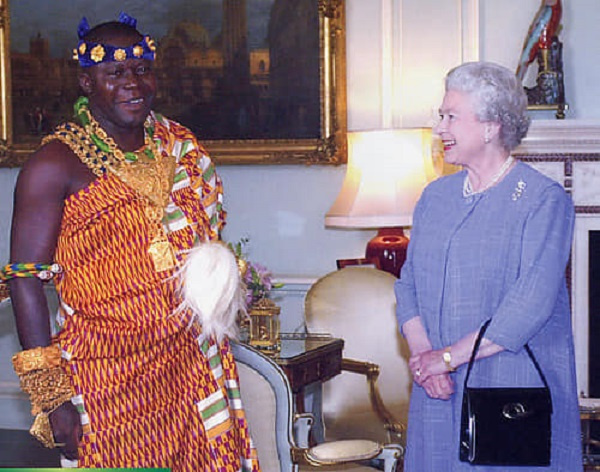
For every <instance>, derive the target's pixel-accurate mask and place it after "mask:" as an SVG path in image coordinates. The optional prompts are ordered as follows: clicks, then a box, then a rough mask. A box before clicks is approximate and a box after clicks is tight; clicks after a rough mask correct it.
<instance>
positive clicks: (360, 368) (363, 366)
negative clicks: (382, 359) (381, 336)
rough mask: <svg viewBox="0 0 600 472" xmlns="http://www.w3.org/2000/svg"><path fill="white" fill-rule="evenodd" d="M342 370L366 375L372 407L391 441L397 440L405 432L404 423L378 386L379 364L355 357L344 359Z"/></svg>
mask: <svg viewBox="0 0 600 472" xmlns="http://www.w3.org/2000/svg"><path fill="white" fill-rule="evenodd" d="M342 370H345V371H348V372H353V373H355V374H361V375H364V376H365V377H366V378H367V383H368V385H369V400H370V401H371V407H372V408H373V411H374V412H375V413H376V414H377V416H378V417H379V419H380V420H381V422H382V423H383V427H384V428H385V430H386V431H387V433H388V439H389V441H390V442H391V443H395V442H397V441H398V440H399V439H400V438H401V437H402V433H403V432H404V430H405V428H404V425H403V424H402V423H401V422H400V421H398V420H397V419H396V418H395V417H394V415H393V414H392V413H391V412H390V411H389V410H388V409H387V407H386V406H385V404H384V403H383V399H382V398H381V394H380V393H379V388H378V387H377V378H378V377H379V366H378V365H377V364H375V363H373V362H366V361H357V360H354V359H342Z"/></svg>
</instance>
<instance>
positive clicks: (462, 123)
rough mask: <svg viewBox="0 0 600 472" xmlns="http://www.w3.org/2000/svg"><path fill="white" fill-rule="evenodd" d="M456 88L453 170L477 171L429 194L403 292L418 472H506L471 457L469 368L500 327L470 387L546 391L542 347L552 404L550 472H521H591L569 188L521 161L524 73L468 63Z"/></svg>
mask: <svg viewBox="0 0 600 472" xmlns="http://www.w3.org/2000/svg"><path fill="white" fill-rule="evenodd" d="M445 84H446V94H445V96H444V100H443V103H442V105H441V107H440V122H439V124H438V125H437V127H436V132H437V133H438V134H439V135H440V136H441V139H442V142H443V144H444V152H445V160H446V161H447V162H449V163H451V164H455V165H459V166H462V168H463V170H462V171H461V172H458V173H456V174H453V175H450V176H446V177H443V178H440V179H438V180H436V181H435V182H433V183H431V184H430V185H429V186H428V187H427V188H426V189H425V191H424V192H423V195H422V196H421V199H420V200H419V203H418V204H417V207H416V209H415V213H414V226H413V230H412V236H411V242H410V244H409V250H408V257H407V261H406V263H405V264H404V266H403V268H402V273H401V277H400V279H399V280H398V281H397V282H396V286H395V290H396V297H397V302H398V303H397V318H398V323H399V326H400V329H401V331H402V333H403V334H404V336H405V337H406V339H407V342H408V345H409V347H410V351H411V358H410V360H409V366H410V369H411V372H412V374H413V377H414V382H415V383H414V385H413V389H412V396H411V401H410V412H409V420H408V439H407V441H408V444H407V453H406V459H405V471H406V472H441V471H444V472H453V471H474V470H477V471H484V470H489V471H494V472H497V471H498V470H499V468H498V467H486V466H474V465H471V464H469V463H466V462H460V460H459V426H460V417H461V401H462V393H463V392H462V391H463V383H464V377H465V374H466V366H467V364H468V361H469V357H470V353H471V351H472V348H473V344H474V340H475V338H476V336H477V333H478V331H479V329H480V327H481V326H482V324H483V323H484V322H485V321H486V320H488V319H490V318H491V324H490V326H489V328H488V330H487V332H486V334H485V337H484V339H483V341H482V343H481V347H480V349H479V353H478V358H477V361H476V362H475V364H474V368H473V372H472V374H471V378H470V380H469V385H474V386H477V385H481V386H512V387H523V386H538V385H540V383H541V381H540V378H539V376H538V374H537V372H536V370H535V368H534V366H533V364H532V362H531V360H530V359H529V357H528V356H527V353H526V351H525V349H523V347H524V345H525V344H527V343H528V344H529V346H530V347H531V349H532V351H533V352H534V354H535V356H536V358H537V360H538V361H539V364H540V366H541V369H542V371H543V372H544V374H545V376H546V379H547V381H548V384H549V387H550V392H551V396H552V403H553V409H554V411H553V415H552V447H551V465H550V467H548V468H538V467H532V468H527V467H515V468H514V469H515V470H519V471H520V472H524V471H529V470H532V471H534V470H535V471H538V470H552V471H564V472H567V471H568V472H578V471H581V470H582V469H583V466H582V455H581V436H580V423H579V413H578V402H577V390H576V382H575V361H574V348H573V336H572V330H571V317H570V310H569V297H568V293H567V288H566V283H565V267H566V265H567V260H568V258H569V251H570V247H571V239H572V233H573V223H574V210H573V205H572V202H571V199H570V198H569V196H568V195H567V194H566V193H565V191H564V190H563V188H562V187H561V186H560V185H559V184H558V183H557V182H555V181H553V180H551V179H549V178H547V177H545V176H543V175H542V174H540V173H539V172H537V171H536V170H534V169H533V168H531V167H530V166H528V165H527V164H524V163H522V162H517V161H516V160H514V159H513V158H512V156H511V154H510V153H511V151H512V150H513V149H514V148H516V147H517V145H518V144H519V143H520V142H521V139H522V138H523V137H524V136H525V134H526V133H527V129H528V127H529V119H528V117H527V115H526V109H527V99H526V96H525V93H524V92H523V88H522V86H521V84H520V83H519V82H518V81H517V80H516V77H515V75H514V73H513V72H511V71H509V70H508V69H506V68H504V67H502V66H499V65H496V64H493V63H485V62H476V63H467V64H463V65H461V66H459V67H457V68H455V69H453V70H451V71H450V72H449V73H448V75H447V77H446V82H445ZM501 470H503V471H505V470H513V468H512V467H502V468H501Z"/></svg>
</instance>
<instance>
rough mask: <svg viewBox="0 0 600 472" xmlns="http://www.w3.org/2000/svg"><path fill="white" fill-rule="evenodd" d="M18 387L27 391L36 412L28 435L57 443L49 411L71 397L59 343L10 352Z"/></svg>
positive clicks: (50, 442) (47, 442)
mask: <svg viewBox="0 0 600 472" xmlns="http://www.w3.org/2000/svg"><path fill="white" fill-rule="evenodd" d="M12 361H13V367H14V369H15V372H16V373H17V375H18V376H19V380H20V383H21V389H22V390H23V391H24V392H25V393H27V394H28V395H29V399H30V401H31V414H33V415H35V416H36V418H35V421H34V422H33V426H32V427H31V429H30V430H29V432H30V433H31V435H32V436H33V437H35V438H36V439H37V440H38V441H40V442H41V443H42V444H43V445H44V446H46V447H48V448H53V447H56V443H55V442H54V434H53V433H52V428H51V426H50V421H49V419H48V415H49V414H50V413H52V412H53V411H54V410H56V409H57V408H58V407H59V406H61V405H62V404H63V403H65V402H68V401H70V400H71V398H72V397H73V395H74V393H73V389H72V388H71V382H70V380H69V377H68V375H67V373H66V372H65V371H64V370H63V368H62V367H61V352H60V346H59V345H58V344H55V345H52V346H48V347H36V348H34V349H28V350H26V351H21V352H19V353H17V354H15V355H14V356H13V359H12Z"/></svg>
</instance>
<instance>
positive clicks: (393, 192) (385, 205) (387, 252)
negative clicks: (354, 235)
mask: <svg viewBox="0 0 600 472" xmlns="http://www.w3.org/2000/svg"><path fill="white" fill-rule="evenodd" d="M437 176H438V175H437V173H436V172H435V169H434V165H433V159H432V132H431V129H430V128H397V129H385V130H374V131H356V132H349V133H348V166H347V170H346V176H345V178H344V182H343V184H342V189H341V191H340V193H339V195H338V196H337V199H336V200H335V202H334V203H333V205H332V206H331V208H330V209H329V211H328V212H327V214H326V215H325V225H326V226H328V227H337V228H365V229H366V228H374V229H378V233H377V235H376V236H375V237H374V238H373V239H371V240H370V241H369V243H368V244H367V249H366V253H365V257H366V259H370V260H373V259H376V260H377V261H378V264H377V265H378V266H379V268H380V269H382V270H385V271H387V272H390V273H392V274H393V275H395V276H396V277H399V275H400V269H401V267H402V264H403V263H404V260H405V259H406V249H407V247H408V238H407V237H406V236H405V235H404V231H403V227H405V226H411V225H412V213H413V210H414V208H415V204H416V202H417V200H418V199H419V197H420V195H421V192H422V191H423V188H424V187H425V185H427V183H428V182H430V181H431V180H433V179H435V178H436V177H437Z"/></svg>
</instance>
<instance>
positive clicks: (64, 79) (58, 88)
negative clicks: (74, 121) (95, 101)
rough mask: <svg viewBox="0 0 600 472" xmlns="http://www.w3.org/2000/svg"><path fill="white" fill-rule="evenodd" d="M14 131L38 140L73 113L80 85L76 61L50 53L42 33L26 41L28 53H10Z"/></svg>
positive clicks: (24, 136) (31, 139)
mask: <svg viewBox="0 0 600 472" xmlns="http://www.w3.org/2000/svg"><path fill="white" fill-rule="evenodd" d="M11 70H12V83H11V89H12V90H11V95H12V105H13V108H12V109H13V120H12V123H13V132H14V134H15V135H18V136H20V137H21V138H22V140H29V141H37V140H39V136H40V135H42V134H45V133H47V132H48V131H50V130H51V128H52V127H53V126H54V124H55V123H57V122H59V121H63V120H65V119H70V118H71V117H72V116H73V103H74V102H75V100H76V99H77V95H78V90H79V85H78V81H77V64H76V63H75V61H73V60H71V59H67V58H61V59H56V58H52V57H51V56H50V47H49V43H48V40H47V39H46V38H43V37H42V36H41V34H38V35H36V36H35V37H34V38H31V39H30V41H29V52H28V53H17V52H13V53H12V54H11Z"/></svg>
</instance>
